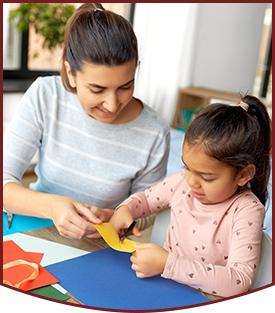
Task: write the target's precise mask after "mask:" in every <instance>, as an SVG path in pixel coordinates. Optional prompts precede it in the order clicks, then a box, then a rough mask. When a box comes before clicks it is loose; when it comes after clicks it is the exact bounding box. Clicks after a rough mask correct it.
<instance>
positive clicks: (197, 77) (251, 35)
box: [193, 3, 267, 92]
mask: <svg viewBox="0 0 275 313" xmlns="http://www.w3.org/2000/svg"><path fill="white" fill-rule="evenodd" d="M266 6H267V4H266V3H202V4H201V5H200V10H199V16H198V29H197V31H198V32H197V40H196V41H197V44H196V49H195V58H194V68H193V85H194V86H203V87H207V88H212V89H218V90H224V91H230V92H239V91H244V92H246V91H248V90H250V92H252V88H253V84H254V79H255V74H256V69H257V63H258V57H259V49H260V44H261V38H262V30H263V20H264V14H265V9H266Z"/></svg>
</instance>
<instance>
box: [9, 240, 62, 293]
mask: <svg viewBox="0 0 275 313" xmlns="http://www.w3.org/2000/svg"><path fill="white" fill-rule="evenodd" d="M42 257H43V254H41V253H33V252H26V251H24V250H22V249H21V248H20V247H19V246H18V245H17V244H16V243H14V242H13V241H12V240H9V241H5V242H3V265H4V264H7V263H9V262H11V261H15V260H18V259H22V260H25V261H28V262H31V263H37V264H39V263H40V261H41V259H42ZM32 272H33V268H31V267H30V266H28V265H20V266H15V267H13V268H9V269H5V270H4V271H3V280H7V281H9V282H10V283H12V285H15V284H17V283H19V282H20V281H22V280H23V279H25V278H27V277H28V276H30V275H31V273H32ZM58 282H59V280H58V279H56V278H55V277H54V276H53V275H52V274H50V273H49V272H48V271H47V270H46V269H45V268H43V267H42V266H41V265H40V264H39V275H38V277H37V278H35V279H34V280H30V281H27V282H24V283H23V284H21V285H20V287H19V288H20V289H22V290H25V291H28V290H32V289H36V288H39V287H43V286H47V285H51V284H55V283H58Z"/></svg>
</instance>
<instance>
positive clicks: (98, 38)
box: [3, 3, 170, 238]
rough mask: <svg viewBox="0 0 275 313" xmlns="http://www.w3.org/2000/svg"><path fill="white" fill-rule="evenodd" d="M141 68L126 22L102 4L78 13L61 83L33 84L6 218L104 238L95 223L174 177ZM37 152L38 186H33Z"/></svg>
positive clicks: (8, 177)
mask: <svg viewBox="0 0 275 313" xmlns="http://www.w3.org/2000/svg"><path fill="white" fill-rule="evenodd" d="M138 62H139V57H138V46H137V39H136V36H135V34H134V32H133V29H132V26H131V24H130V23H129V22H128V21H127V20H126V19H124V18H123V17H122V16H120V15H118V14H115V13H113V12H110V11H107V10H104V8H103V7H102V6H101V5H100V4H92V3H86V4H83V5H82V6H80V7H79V8H78V9H77V10H76V12H75V13H74V14H73V15H72V16H71V18H70V19H69V21H68V23H67V25H66V28H65V39H64V50H63V57H62V69H61V76H49V77H43V78H42V77H40V78H38V79H37V80H36V81H35V82H34V83H33V84H32V86H30V88H29V89H28V90H27V92H26V93H25V95H24V96H23V98H22V101H21V103H20V105H19V109H18V110H17V112H16V115H15V117H14V119H13V121H12V123H11V125H10V127H9V129H8V131H7V133H6V136H5V138H4V147H3V150H4V154H3V156H4V163H3V172H4V173H3V176H4V177H3V179H4V181H3V206H4V208H5V209H6V210H7V211H9V212H11V213H14V214H22V215H31V216H36V217H42V218H48V219H52V220H53V222H54V224H55V225H56V227H57V229H58V230H59V233H60V234H61V235H63V236H66V237H71V238H82V237H84V236H98V233H97V231H96V229H95V227H94V226H93V224H95V223H100V222H101V221H109V219H110V217H111V216H112V214H113V212H114V209H115V207H116V206H117V205H118V204H119V203H121V202H122V201H123V200H125V199H126V198H127V197H128V196H129V195H130V194H132V193H135V192H137V191H141V190H144V189H146V188H147V187H149V186H151V185H152V183H154V184H155V183H157V182H159V181H161V180H162V179H163V178H164V177H165V175H166V165H167V159H168V153H169V140H170V132H169V128H168V126H167V125H166V124H165V122H164V121H163V120H162V119H160V118H159V117H158V116H157V114H156V112H155V111H154V110H152V109H151V108H150V107H148V106H147V105H146V104H144V103H142V102H141V101H140V100H138V99H136V98H133V92H134V83H135V71H136V68H137V65H138ZM37 149H39V160H38V164H37V166H36V168H35V173H36V174H37V177H38V180H37V182H35V183H33V184H31V185H30V189H28V188H24V187H23V186H21V178H22V175H23V174H24V172H25V170H26V168H27V166H28V164H29V162H30V161H31V159H32V157H33V155H34V154H35V152H36V150H37ZM82 217H85V218H82ZM142 222H144V219H143V221H142ZM145 222H147V221H145ZM144 224H146V223H143V225H144Z"/></svg>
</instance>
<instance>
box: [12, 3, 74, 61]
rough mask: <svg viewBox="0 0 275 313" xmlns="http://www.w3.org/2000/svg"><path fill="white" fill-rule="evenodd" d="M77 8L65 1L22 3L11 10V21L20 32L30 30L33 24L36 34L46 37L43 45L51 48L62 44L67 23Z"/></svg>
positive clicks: (36, 54)
mask: <svg viewBox="0 0 275 313" xmlns="http://www.w3.org/2000/svg"><path fill="white" fill-rule="evenodd" d="M75 9H76V8H75V7H74V6H73V5H69V4H65V3H22V4H21V5H20V7H19V8H18V9H16V10H13V11H11V12H10V18H9V22H10V23H11V24H13V23H14V25H15V27H16V30H17V31H18V32H28V31H29V27H30V26H33V27H34V30H35V32H36V34H39V35H41V36H43V38H44V41H43V44H42V47H43V48H48V49H50V50H51V49H53V48H55V47H57V46H61V45H62V43H63V41H64V31H65V25H66V23H67V20H68V19H69V18H70V16H71V15H72V14H73V13H74V11H75ZM35 56H38V53H35V55H34V57H35Z"/></svg>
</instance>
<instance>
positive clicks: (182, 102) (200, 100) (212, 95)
mask: <svg viewBox="0 0 275 313" xmlns="http://www.w3.org/2000/svg"><path fill="white" fill-rule="evenodd" d="M211 99H218V100H224V101H229V102H233V103H238V102H239V101H240V97H239V96H238V95H237V94H234V93H231V92H226V91H219V90H214V89H207V88H202V87H188V88H181V89H179V91H178V100H177V106H176V111H175V116H174V121H173V124H172V127H173V128H177V127H179V126H182V125H181V123H180V118H179V116H180V110H195V109H196V108H197V107H198V106H203V107H205V106H207V105H209V104H210V101H211Z"/></svg>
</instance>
